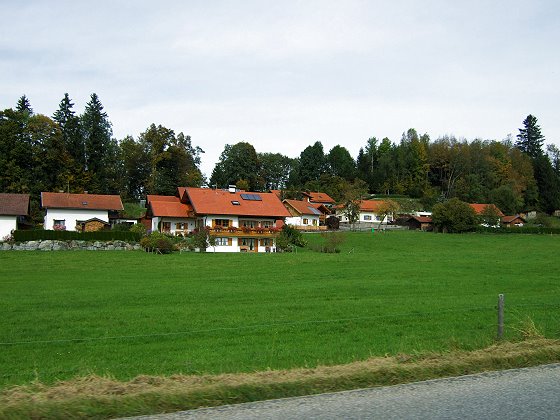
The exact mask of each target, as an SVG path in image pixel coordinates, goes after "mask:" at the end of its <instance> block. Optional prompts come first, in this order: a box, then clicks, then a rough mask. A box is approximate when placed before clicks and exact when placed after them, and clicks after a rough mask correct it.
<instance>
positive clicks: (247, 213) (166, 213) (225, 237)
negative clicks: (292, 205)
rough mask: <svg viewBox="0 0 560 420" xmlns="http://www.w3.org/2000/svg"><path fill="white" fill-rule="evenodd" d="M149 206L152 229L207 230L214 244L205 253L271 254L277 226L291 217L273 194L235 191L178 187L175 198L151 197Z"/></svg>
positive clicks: (172, 231)
mask: <svg viewBox="0 0 560 420" xmlns="http://www.w3.org/2000/svg"><path fill="white" fill-rule="evenodd" d="M148 203H149V204H148V213H149V215H150V216H151V217H152V223H151V224H152V228H153V230H157V231H160V232H167V233H170V234H178V232H179V231H180V233H181V234H187V233H192V232H194V231H195V230H199V229H206V230H208V234H209V235H210V236H211V238H212V239H213V241H212V242H214V245H213V246H210V247H208V249H207V251H208V252H274V251H276V237H277V236H278V234H279V233H280V227H281V226H282V225H283V223H284V219H285V218H286V217H289V216H290V213H289V212H288V210H286V208H285V207H284V205H283V204H282V202H281V201H280V199H279V198H278V196H277V195H276V194H274V193H255V192H246V191H238V190H237V189H235V188H230V189H228V190H218V189H209V188H185V187H180V188H178V189H177V196H176V197H169V196H167V197H166V196H157V197H155V198H154V197H153V196H152V197H149V199H148ZM148 213H147V215H148Z"/></svg>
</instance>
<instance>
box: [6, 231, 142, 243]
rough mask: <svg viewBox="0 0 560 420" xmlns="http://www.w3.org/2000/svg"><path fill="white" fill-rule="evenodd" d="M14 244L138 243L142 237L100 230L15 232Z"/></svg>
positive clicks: (128, 233)
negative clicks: (44, 242)
mask: <svg viewBox="0 0 560 420" xmlns="http://www.w3.org/2000/svg"><path fill="white" fill-rule="evenodd" d="M13 237H14V240H15V241H16V242H26V241H41V240H55V241H72V240H74V241H126V242H139V241H140V238H141V237H142V235H141V234H139V233H137V232H123V231H118V230H101V231H97V232H73V231H66V230H16V231H14V234H13Z"/></svg>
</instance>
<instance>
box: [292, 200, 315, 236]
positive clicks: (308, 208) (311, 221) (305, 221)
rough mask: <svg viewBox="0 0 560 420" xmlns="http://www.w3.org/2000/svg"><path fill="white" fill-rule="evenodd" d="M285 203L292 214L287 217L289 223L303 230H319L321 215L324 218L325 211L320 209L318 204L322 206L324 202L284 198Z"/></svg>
mask: <svg viewBox="0 0 560 420" xmlns="http://www.w3.org/2000/svg"><path fill="white" fill-rule="evenodd" d="M283 203H284V206H286V209H287V210H288V212H289V213H290V216H289V217H286V224H287V225H290V226H293V227H295V228H296V229H302V230H319V225H320V224H321V216H323V218H324V213H322V212H321V211H320V210H319V208H318V206H322V204H319V205H316V204H315V205H314V204H311V203H310V202H309V201H300V200H284V201H283Z"/></svg>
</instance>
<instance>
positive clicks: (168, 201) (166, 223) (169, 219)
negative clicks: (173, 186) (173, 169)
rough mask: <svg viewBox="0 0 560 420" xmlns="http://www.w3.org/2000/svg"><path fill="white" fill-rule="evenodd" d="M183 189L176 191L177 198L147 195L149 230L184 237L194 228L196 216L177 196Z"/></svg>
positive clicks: (190, 207)
mask: <svg viewBox="0 0 560 420" xmlns="http://www.w3.org/2000/svg"><path fill="white" fill-rule="evenodd" d="M182 192H184V188H179V189H178V194H177V196H167V195H148V196H147V197H146V198H147V200H146V207H147V210H146V216H145V220H148V221H149V225H148V226H149V229H150V230H151V231H152V232H154V231H159V232H163V233H167V234H170V235H176V236H185V235H186V234H188V233H189V232H192V231H193V230H194V229H195V227H196V220H197V219H196V216H195V214H194V211H193V208H192V206H191V205H188V204H185V203H183V202H182V201H181V198H180V197H179V195H180V194H181V193H182Z"/></svg>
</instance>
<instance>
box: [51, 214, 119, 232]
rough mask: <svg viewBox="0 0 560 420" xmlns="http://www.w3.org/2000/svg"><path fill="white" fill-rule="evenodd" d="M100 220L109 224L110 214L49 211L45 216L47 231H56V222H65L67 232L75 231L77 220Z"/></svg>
mask: <svg viewBox="0 0 560 420" xmlns="http://www.w3.org/2000/svg"><path fill="white" fill-rule="evenodd" d="M94 218H97V219H100V220H103V221H104V222H107V223H109V212H108V211H107V210H90V209H87V210H81V209H47V214H46V215H45V224H44V228H45V229H46V230H53V229H54V222H55V220H57V221H63V222H64V223H63V224H64V226H66V230H69V231H72V230H73V231H75V230H76V221H77V220H81V221H83V220H89V219H94Z"/></svg>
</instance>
